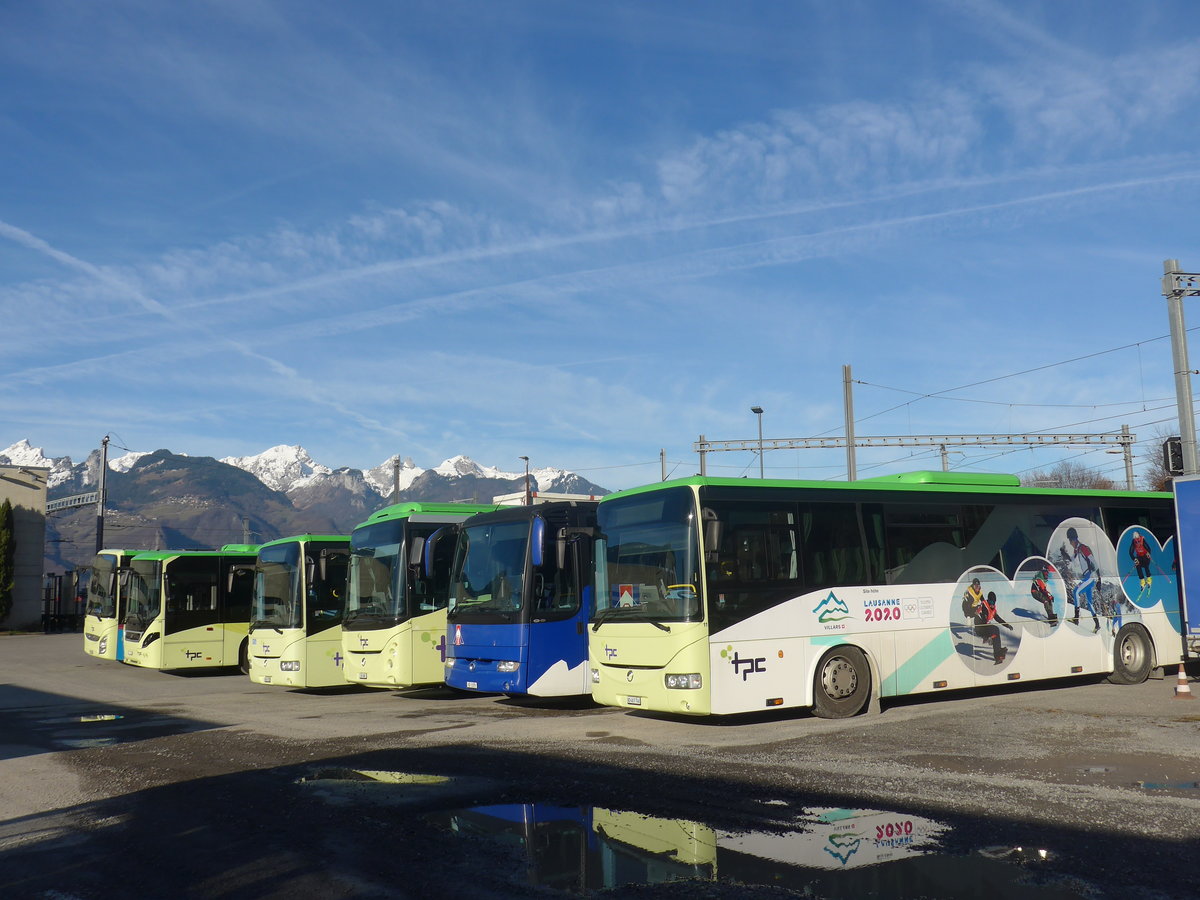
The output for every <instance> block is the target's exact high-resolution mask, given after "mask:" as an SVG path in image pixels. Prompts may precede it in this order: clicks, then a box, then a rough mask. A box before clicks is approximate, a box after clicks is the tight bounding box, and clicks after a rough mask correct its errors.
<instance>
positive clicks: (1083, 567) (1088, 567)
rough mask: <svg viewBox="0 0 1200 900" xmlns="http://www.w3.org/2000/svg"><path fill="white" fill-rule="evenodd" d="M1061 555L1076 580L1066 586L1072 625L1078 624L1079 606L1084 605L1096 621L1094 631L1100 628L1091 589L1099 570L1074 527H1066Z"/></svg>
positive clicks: (1097, 577) (1095, 584) (1095, 583)
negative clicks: (1068, 564)
mask: <svg viewBox="0 0 1200 900" xmlns="http://www.w3.org/2000/svg"><path fill="white" fill-rule="evenodd" d="M1063 555H1064V556H1065V557H1066V558H1067V560H1068V561H1069V562H1070V564H1071V571H1072V573H1073V574H1074V575H1075V578H1076V581H1075V585H1074V587H1072V588H1068V590H1067V593H1068V599H1069V600H1070V601H1071V605H1072V606H1074V607H1075V615H1074V616H1073V617H1072V619H1071V623H1072V624H1073V625H1078V624H1079V608H1080V607H1081V606H1084V607H1086V608H1087V611H1088V612H1090V613H1091V614H1092V621H1093V622H1095V623H1096V628H1095V630H1096V631H1099V630H1100V619H1098V618H1097V617H1096V606H1095V604H1094V603H1093V602H1092V591H1094V590H1095V589H1096V586H1097V585H1098V584H1099V582H1100V570H1099V569H1098V568H1097V566H1096V557H1095V556H1094V555H1093V554H1092V548H1091V547H1089V546H1088V545H1087V544H1085V543H1083V542H1081V541H1080V540H1079V532H1078V531H1077V530H1075V529H1074V528H1068V529H1067V544H1066V545H1064V546H1063Z"/></svg>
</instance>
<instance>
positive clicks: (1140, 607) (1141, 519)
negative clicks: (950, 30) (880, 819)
mask: <svg viewBox="0 0 1200 900" xmlns="http://www.w3.org/2000/svg"><path fill="white" fill-rule="evenodd" d="M598 517H599V533H598V536H597V546H596V560H597V573H596V582H597V584H596V597H597V603H596V612H595V615H594V616H593V617H592V620H591V627H590V629H589V639H590V668H591V678H592V695H593V697H594V698H595V699H596V700H597V701H598V702H601V703H604V704H608V705H612V706H619V707H626V708H630V707H631V708H636V709H650V710H659V711H663V712H673V713H683V714H690V715H706V714H710V713H717V714H728V713H740V712H750V711H753V710H761V709H764V708H774V707H811V708H812V711H813V712H814V713H815V714H816V715H819V716H825V717H831V718H832V717H842V716H850V715H854V714H856V713H859V712H861V711H862V710H863V709H865V708H866V707H867V705H868V703H869V702H871V701H873V700H877V699H878V698H884V697H900V696H905V695H909V694H919V693H925V692H936V691H945V690H952V689H956V688H968V687H974V686H978V685H995V684H1004V683H1008V682H1013V681H1018V680H1019V681H1031V680H1034V679H1039V678H1057V677H1061V676H1070V675H1088V674H1097V673H1106V674H1108V675H1109V678H1110V680H1111V681H1115V682H1120V683H1135V682H1140V681H1142V680H1144V679H1145V678H1146V677H1147V675H1148V674H1149V672H1150V670H1151V668H1153V667H1155V666H1161V665H1167V664H1172V663H1177V662H1179V660H1180V658H1181V653H1182V638H1181V626H1180V598H1179V590H1178V578H1177V576H1176V574H1175V569H1174V555H1175V548H1174V528H1175V522H1174V509H1173V504H1172V501H1171V495H1170V494H1161V493H1160V494H1150V493H1134V492H1124V491H1082V490H1043V489H1030V488H1023V487H1021V486H1020V483H1019V481H1018V480H1017V479H1016V478H1015V477H1012V476H1007V475H971V474H958V473H942V472H918V473H909V474H906V475H895V476H887V477H883V478H876V479H868V480H864V481H855V482H849V483H835V482H802V481H796V482H788V481H771V480H767V481H748V480H745V479H720V478H704V477H694V478H685V479H680V480H676V481H669V482H664V483H662V484H655V485H651V486H647V487H642V488H634V489H631V490H627V491H622V492H619V493H616V494H611V495H609V496H607V497H605V498H604V499H603V500H602V501H601V502H600V506H599V511H598ZM1143 553H1144V554H1145V557H1144V559H1143V560H1142V562H1140V563H1139V562H1138V561H1136V560H1135V557H1137V556H1138V555H1139V554H1143ZM1146 573H1150V574H1149V575H1147V574H1146Z"/></svg>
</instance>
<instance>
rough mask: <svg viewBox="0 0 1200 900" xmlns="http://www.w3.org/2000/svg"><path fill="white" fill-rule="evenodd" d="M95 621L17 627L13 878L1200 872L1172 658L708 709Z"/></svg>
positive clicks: (8, 881)
mask: <svg viewBox="0 0 1200 900" xmlns="http://www.w3.org/2000/svg"><path fill="white" fill-rule="evenodd" d="M73 637H75V636H50V637H47V638H41V637H40V636H39V637H37V638H33V637H31V638H20V639H14V638H0V682H4V684H3V686H0V716H2V719H0V726H2V730H0V741H2V742H3V743H0V896H2V897H6V898H7V897H42V898H53V900H69V898H105V897H126V896H127V897H134V896H136V897H142V898H154V897H167V896H171V897H284V896H287V897H293V898H294V897H306V896H322V897H447V898H458V897H462V898H476V897H480V898H488V897H496V898H507V897H522V896H542V897H571V896H580V895H586V896H606V897H624V896H634V897H685V898H696V897H759V896H767V897H773V896H779V897H790V896H802V897H855V898H858V897H930V898H944V897H945V898H948V897H963V896H976V897H997V898H998V897H1017V896H1019V897H1028V898H1067V897H1123V898H1124V897H1143V898H1153V897H1164V898H1175V897H1180V898H1182V897H1195V896H1197V895H1198V894H1200V890H1198V887H1197V886H1198V885H1200V881H1198V880H1197V879H1198V874H1197V872H1198V866H1197V863H1198V862H1200V788H1197V781H1200V701H1197V700H1192V701H1180V700H1176V699H1175V698H1174V689H1175V686H1176V681H1175V679H1174V676H1173V674H1172V677H1171V678H1168V679H1167V680H1165V681H1152V682H1148V683H1147V684H1145V685H1140V686H1136V687H1132V688H1122V687H1117V686H1110V685H1107V684H1100V683H1095V682H1084V683H1076V684H1072V685H1069V686H1067V685H1063V684H1056V685H1053V686H1050V687H1043V688H1032V689H1031V688H1029V687H1025V688H1022V689H1020V690H1018V691H1015V692H1012V691H1009V692H1003V693H995V692H993V693H988V694H969V695H965V696H961V697H958V698H956V699H946V698H939V699H937V700H934V701H924V702H916V703H914V702H909V703H905V704H894V705H885V706H884V709H883V711H882V713H881V714H879V715H876V716H873V717H863V718H859V719H855V720H851V721H847V722H833V723H831V722H826V721H822V720H817V719H813V718H811V717H809V716H807V715H806V714H803V713H788V714H782V715H779V714H774V715H770V716H768V715H762V716H754V717H739V718H738V719H736V720H713V721H702V722H701V721H692V720H679V719H670V718H665V717H656V716H653V715H647V714H629V713H625V712H621V711H619V710H608V709H598V708H595V707H592V706H591V705H590V704H588V703H586V702H560V703H517V702H513V701H508V700H504V699H502V698H495V697H479V696H473V695H463V694H458V693H455V692H451V691H447V690H444V689H439V690H426V691H412V692H408V693H407V694H399V693H395V692H368V691H360V690H356V689H347V690H345V691H336V692H316V693H305V692H296V691H287V690H282V689H273V688H264V687H261V686H257V685H253V684H250V683H249V682H248V681H246V680H245V679H243V678H241V677H240V676H236V675H226V674H210V675H200V676H187V677H180V676H172V675H164V674H161V673H155V672H148V671H143V670H136V669H131V668H129V667H124V666H120V665H118V664H113V663H102V662H98V661H93V660H90V659H88V658H85V657H83V654H82V651H81V650H79V647H78V644H81V641H76V640H74V639H72V640H69V641H68V640H65V639H66V638H73ZM13 641H20V642H21V643H20V644H15V643H11V642H13ZM36 641H42V643H40V644H38V643H35V642H36ZM35 664H36V665H35ZM31 672H36V673H37V674H36V677H34V676H32V675H31V674H30V673H31ZM1193 683H1194V681H1193Z"/></svg>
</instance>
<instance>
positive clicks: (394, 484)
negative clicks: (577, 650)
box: [392, 456, 400, 503]
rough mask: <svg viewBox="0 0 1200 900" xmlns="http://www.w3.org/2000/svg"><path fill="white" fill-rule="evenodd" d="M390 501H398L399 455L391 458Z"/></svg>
mask: <svg viewBox="0 0 1200 900" xmlns="http://www.w3.org/2000/svg"><path fill="white" fill-rule="evenodd" d="M392 502H393V503H399V502H400V457H399V456H397V457H396V458H395V459H394V460H392Z"/></svg>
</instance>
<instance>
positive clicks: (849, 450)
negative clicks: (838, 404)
mask: <svg viewBox="0 0 1200 900" xmlns="http://www.w3.org/2000/svg"><path fill="white" fill-rule="evenodd" d="M853 383H854V382H853V380H852V378H851V376H850V367H849V366H842V406H843V407H844V408H845V415H846V480H847V481H857V480H858V465H857V463H856V462H855V459H854V389H853V388H852V387H851V385H852V384H853Z"/></svg>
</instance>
